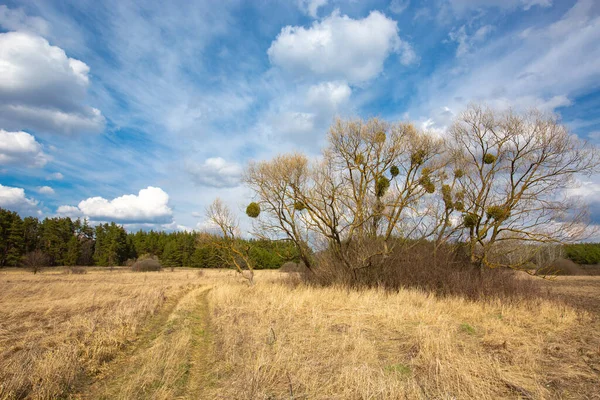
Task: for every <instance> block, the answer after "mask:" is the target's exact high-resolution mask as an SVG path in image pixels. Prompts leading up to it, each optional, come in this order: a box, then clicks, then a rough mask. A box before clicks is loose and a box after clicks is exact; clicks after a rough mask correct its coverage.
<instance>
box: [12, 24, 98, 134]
mask: <svg viewBox="0 0 600 400" xmlns="http://www.w3.org/2000/svg"><path fill="white" fill-rule="evenodd" d="M88 73H89V67H88V66H87V65H86V64H85V63H83V62H82V61H79V60H76V59H73V58H70V57H68V56H67V55H66V54H65V52H64V51H63V50H62V49H61V48H59V47H56V46H52V45H50V43H48V41H47V40H46V39H44V38H42V37H40V36H36V35H34V34H31V33H26V32H7V33H0V126H2V127H3V128H5V129H10V130H21V129H32V130H35V131H39V132H44V133H45V132H52V133H62V134H72V133H78V132H97V131H100V130H102V129H103V127H104V123H105V119H104V117H103V116H102V114H101V113H100V111H99V110H97V109H95V108H92V107H88V106H86V105H84V103H85V98H86V94H87V87H88V85H89V77H88Z"/></svg>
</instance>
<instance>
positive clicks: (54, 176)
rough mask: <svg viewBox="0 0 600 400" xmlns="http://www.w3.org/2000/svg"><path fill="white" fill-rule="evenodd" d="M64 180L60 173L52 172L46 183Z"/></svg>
mask: <svg viewBox="0 0 600 400" xmlns="http://www.w3.org/2000/svg"><path fill="white" fill-rule="evenodd" d="M63 179H64V175H63V174H61V173H60V172H54V173H52V174H50V175H48V176H47V177H46V180H47V181H62V180H63Z"/></svg>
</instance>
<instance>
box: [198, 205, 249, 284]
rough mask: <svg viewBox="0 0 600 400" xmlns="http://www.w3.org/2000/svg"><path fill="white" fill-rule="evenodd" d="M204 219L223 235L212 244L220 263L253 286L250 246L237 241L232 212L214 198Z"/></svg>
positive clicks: (237, 226) (236, 225)
mask: <svg viewBox="0 0 600 400" xmlns="http://www.w3.org/2000/svg"><path fill="white" fill-rule="evenodd" d="M206 217H207V219H208V221H210V222H211V223H213V224H214V225H215V226H217V227H218V228H219V230H220V232H221V234H222V235H223V237H222V238H217V239H213V242H212V245H213V246H215V247H216V248H218V249H219V256H220V258H221V259H222V261H223V262H224V263H226V264H227V265H229V266H232V267H235V269H236V270H237V271H238V272H239V273H240V274H241V275H242V276H243V277H244V278H245V279H247V280H248V282H249V283H250V285H253V284H254V265H253V262H252V259H251V258H250V245H249V244H248V243H244V242H243V241H241V240H239V236H240V229H239V221H238V219H237V217H236V216H235V214H234V213H233V211H231V209H230V208H229V207H228V206H227V205H226V204H225V203H223V201H222V200H221V199H219V198H216V199H215V200H214V201H213V202H212V203H211V204H210V205H209V206H208V207H207V208H206Z"/></svg>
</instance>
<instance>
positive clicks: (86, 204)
mask: <svg viewBox="0 0 600 400" xmlns="http://www.w3.org/2000/svg"><path fill="white" fill-rule="evenodd" d="M168 203H169V195H168V194H167V193H166V192H165V191H163V190H162V189H161V188H158V187H152V186H148V187H147V188H146V189H142V190H140V191H139V193H138V194H137V195H135V194H128V195H124V196H121V197H117V198H114V199H112V200H107V199H105V198H103V197H90V198H89V199H86V200H82V201H81V202H79V204H78V205H77V207H75V206H69V205H64V206H60V207H59V208H58V209H57V213H58V214H61V215H67V216H85V217H86V218H89V219H90V220H92V221H115V222H119V223H152V224H153V223H170V222H172V220H173V211H172V210H171V208H170V207H169V204H168Z"/></svg>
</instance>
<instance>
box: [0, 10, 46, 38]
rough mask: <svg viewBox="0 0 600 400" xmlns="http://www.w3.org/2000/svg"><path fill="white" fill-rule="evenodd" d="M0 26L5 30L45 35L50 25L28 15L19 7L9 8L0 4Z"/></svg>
mask: <svg viewBox="0 0 600 400" xmlns="http://www.w3.org/2000/svg"><path fill="white" fill-rule="evenodd" d="M0 26H1V27H3V28H4V29H6V30H7V31H26V32H33V33H37V34H39V35H42V36H45V35H47V34H48V32H49V31H50V25H49V24H48V22H47V21H46V20H44V19H43V18H40V17H30V16H27V15H26V14H25V12H24V11H23V10H22V9H20V8H17V9H10V8H8V7H7V6H4V5H0Z"/></svg>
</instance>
